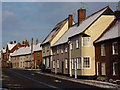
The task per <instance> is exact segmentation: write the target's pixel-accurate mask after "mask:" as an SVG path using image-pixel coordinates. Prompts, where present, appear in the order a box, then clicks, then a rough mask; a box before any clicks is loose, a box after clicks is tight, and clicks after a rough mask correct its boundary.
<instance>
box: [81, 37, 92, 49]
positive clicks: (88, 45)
mask: <svg viewBox="0 0 120 90" xmlns="http://www.w3.org/2000/svg"><path fill="white" fill-rule="evenodd" d="M85 38H89V44H88V42H87V45H84V43H85V40H84V39H85ZM90 46H91V37H82V47H90Z"/></svg>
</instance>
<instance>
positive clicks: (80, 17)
mask: <svg viewBox="0 0 120 90" xmlns="http://www.w3.org/2000/svg"><path fill="white" fill-rule="evenodd" d="M85 18H86V9H82V8H80V9H79V10H78V26H79V24H80V23H81V22H82V21H83V20H84V19H85Z"/></svg>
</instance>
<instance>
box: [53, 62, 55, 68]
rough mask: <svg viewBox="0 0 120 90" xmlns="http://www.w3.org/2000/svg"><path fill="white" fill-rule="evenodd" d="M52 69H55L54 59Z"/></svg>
mask: <svg viewBox="0 0 120 90" xmlns="http://www.w3.org/2000/svg"><path fill="white" fill-rule="evenodd" d="M53 69H55V60H53Z"/></svg>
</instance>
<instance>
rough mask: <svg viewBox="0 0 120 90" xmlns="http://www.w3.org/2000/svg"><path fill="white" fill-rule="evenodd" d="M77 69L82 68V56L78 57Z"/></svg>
mask: <svg viewBox="0 0 120 90" xmlns="http://www.w3.org/2000/svg"><path fill="white" fill-rule="evenodd" d="M79 62H80V63H79ZM77 69H82V59H81V57H78V58H77Z"/></svg>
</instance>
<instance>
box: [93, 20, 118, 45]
mask: <svg viewBox="0 0 120 90" xmlns="http://www.w3.org/2000/svg"><path fill="white" fill-rule="evenodd" d="M117 37H120V20H118V21H116V23H115V24H114V25H113V26H112V27H111V28H110V29H109V30H108V31H107V32H106V33H104V35H103V36H102V37H101V38H100V39H98V40H97V41H96V42H95V43H98V42H101V41H105V40H109V39H114V38H117Z"/></svg>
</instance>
